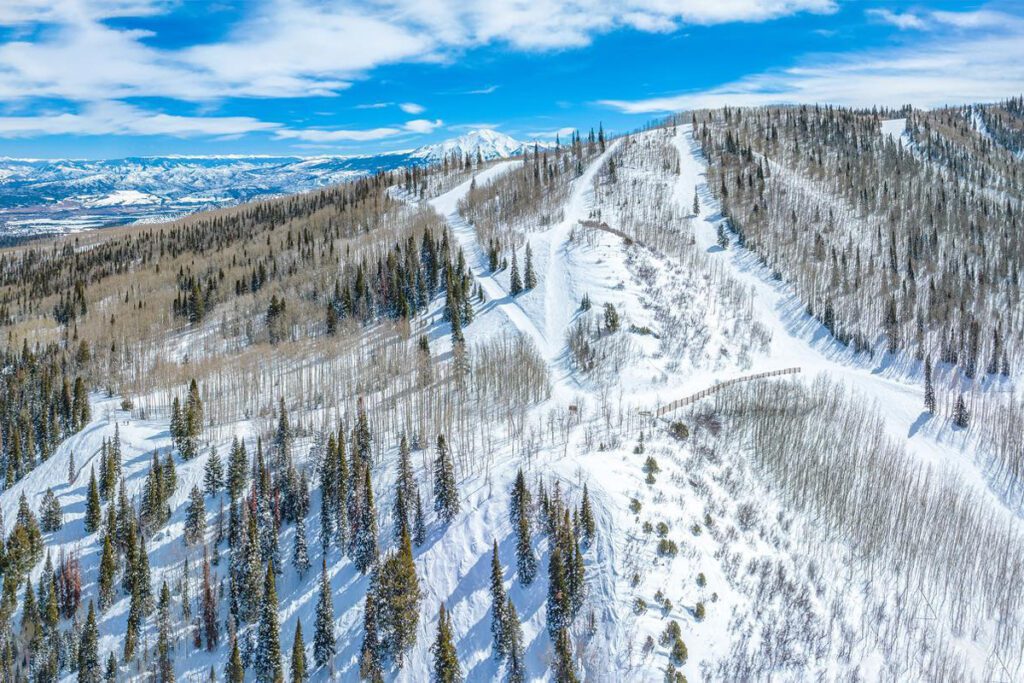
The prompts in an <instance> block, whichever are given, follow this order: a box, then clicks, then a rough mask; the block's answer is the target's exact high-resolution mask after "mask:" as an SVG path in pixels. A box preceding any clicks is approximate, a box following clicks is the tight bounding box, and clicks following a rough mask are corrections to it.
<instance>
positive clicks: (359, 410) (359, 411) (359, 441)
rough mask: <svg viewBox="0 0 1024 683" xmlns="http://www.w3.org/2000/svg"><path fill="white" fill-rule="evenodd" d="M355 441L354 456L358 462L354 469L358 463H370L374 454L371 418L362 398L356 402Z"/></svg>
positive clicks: (360, 464) (361, 464)
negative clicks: (367, 413)
mask: <svg viewBox="0 0 1024 683" xmlns="http://www.w3.org/2000/svg"><path fill="white" fill-rule="evenodd" d="M353 441H354V442H355V450H354V452H353V453H352V457H353V459H354V460H355V463H356V464H355V465H353V469H356V465H359V466H363V465H369V464H370V461H371V459H372V455H373V453H372V448H373V440H372V437H371V435H370V420H369V418H368V417H367V415H366V406H365V405H364V403H363V399H362V398H360V399H359V400H358V401H357V402H356V428H355V431H354V434H353Z"/></svg>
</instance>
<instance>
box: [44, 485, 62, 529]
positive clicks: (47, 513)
mask: <svg viewBox="0 0 1024 683" xmlns="http://www.w3.org/2000/svg"><path fill="white" fill-rule="evenodd" d="M40 510H41V514H40V519H39V522H40V528H41V529H42V530H43V531H45V532H46V533H50V532H53V531H60V528H61V527H62V526H64V510H63V508H61V506H60V500H58V499H57V495H56V494H55V493H54V492H53V489H52V488H48V489H46V493H44V494H43V502H42V504H41V505H40Z"/></svg>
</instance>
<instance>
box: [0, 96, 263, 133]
mask: <svg viewBox="0 0 1024 683" xmlns="http://www.w3.org/2000/svg"><path fill="white" fill-rule="evenodd" d="M278 128H280V124H276V123H269V122H266V121H260V120H259V119H255V118H251V117H248V116H177V115H172V114H164V113H154V112H151V111H147V110H144V109H140V108H139V107H134V106H131V105H128V104H123V103H120V102H99V103H95V104H90V105H88V106H86V107H84V108H83V109H82V110H81V111H77V112H55V113H43V114H39V115H34V116H0V138H23V137H34V136H38V135H170V136H173V137H195V136H208V135H209V136H225V135H240V134H245V133H254V132H261V131H272V130H275V129H278Z"/></svg>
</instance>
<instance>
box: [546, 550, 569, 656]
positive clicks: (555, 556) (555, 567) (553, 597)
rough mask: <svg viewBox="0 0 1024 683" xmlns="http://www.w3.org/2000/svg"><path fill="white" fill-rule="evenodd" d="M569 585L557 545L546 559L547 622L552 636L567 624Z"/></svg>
mask: <svg viewBox="0 0 1024 683" xmlns="http://www.w3.org/2000/svg"><path fill="white" fill-rule="evenodd" d="M569 610H570V605H569V587H568V585H567V583H566V578H565V563H564V562H563V559H562V551H561V549H560V548H558V547H557V546H556V547H555V549H554V550H553V551H552V552H551V557H550V559H549V560H548V600H547V622H548V633H550V634H551V637H552V638H555V637H556V636H557V635H558V632H559V631H560V630H561V629H563V628H565V627H567V626H568V625H569V621H570V619H569Z"/></svg>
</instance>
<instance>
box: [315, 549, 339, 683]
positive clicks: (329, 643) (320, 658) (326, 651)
mask: <svg viewBox="0 0 1024 683" xmlns="http://www.w3.org/2000/svg"><path fill="white" fill-rule="evenodd" d="M322 562H323V564H322V567H321V569H320V599H319V600H318V601H317V604H316V632H315V633H314V635H313V661H315V662H316V666H317V668H318V669H320V668H323V667H325V666H328V665H332V664H333V662H334V653H335V651H336V647H337V646H336V642H337V641H336V640H335V637H334V602H333V600H332V599H331V585H330V583H329V582H328V580H327V559H326V558H324V559H323V560H322Z"/></svg>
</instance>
